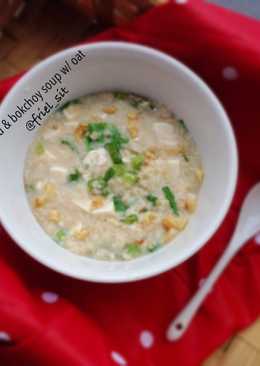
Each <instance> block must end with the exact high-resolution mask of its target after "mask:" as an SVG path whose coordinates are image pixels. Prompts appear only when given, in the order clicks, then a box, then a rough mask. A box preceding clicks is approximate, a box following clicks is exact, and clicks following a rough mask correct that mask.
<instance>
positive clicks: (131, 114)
mask: <svg viewBox="0 0 260 366" xmlns="http://www.w3.org/2000/svg"><path fill="white" fill-rule="evenodd" d="M127 118H128V119H130V120H134V121H136V122H137V120H138V113H136V112H129V113H127Z"/></svg>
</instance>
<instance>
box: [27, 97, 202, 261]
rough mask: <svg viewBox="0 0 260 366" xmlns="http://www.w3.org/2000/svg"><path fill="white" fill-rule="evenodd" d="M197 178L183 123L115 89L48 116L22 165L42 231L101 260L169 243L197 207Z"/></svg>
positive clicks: (193, 147)
mask: <svg viewBox="0 0 260 366" xmlns="http://www.w3.org/2000/svg"><path fill="white" fill-rule="evenodd" d="M202 180H203V169H202V165H201V160H200V156H199V154H198V151H197V148H196V145H195V143H194V141H193V139H192V137H191V135H190V133H189V131H188V129H187V127H186V125H185V123H184V122H183V121H182V120H180V119H178V118H176V117H175V116H174V115H173V114H172V113H170V112H169V111H168V110H167V108H165V106H163V105H160V104H159V103H156V102H154V101H151V100H149V99H146V98H143V97H139V96H136V95H134V94H127V93H121V92H111V93H109V92H106V93H98V94H93V95H88V96H86V97H83V98H80V99H79V100H77V101H73V102H71V103H69V104H67V105H65V106H64V107H63V108H62V109H61V110H59V111H57V112H56V113H54V114H52V115H51V116H50V118H49V119H48V120H47V121H46V122H45V123H44V125H43V126H42V127H40V128H39V130H38V131H37V134H36V137H35V140H34V141H33V143H32V144H31V146H30V147H29V150H28V154H27V159H26V163H25V170H24V181H25V189H26V192H27V196H28V200H29V203H30V206H31V208H32V211H33V214H34V215H35V217H36V219H37V221H38V222H39V223H40V225H41V226H42V228H43V229H44V230H45V231H46V232H47V233H48V234H49V235H50V236H51V237H52V238H53V239H54V240H55V241H56V242H57V243H58V245H61V246H63V247H64V248H66V249H68V250H70V251H72V252H74V253H76V254H79V255H83V256H90V257H94V258H96V259H102V260H129V259H132V258H135V257H137V256H140V255H143V254H147V253H151V252H154V251H156V250H158V249H159V248H160V247H162V246H163V245H167V243H169V242H170V241H172V240H173V239H174V238H175V237H176V235H178V234H179V233H180V232H181V231H182V230H184V229H185V227H186V225H187V224H188V221H189V219H190V216H191V215H192V214H193V213H194V211H195V209H196V206H197V200H198V193H199V188H200V186H201V184H202ZM50 255H51V254H50Z"/></svg>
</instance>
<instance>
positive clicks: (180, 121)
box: [178, 119, 189, 132]
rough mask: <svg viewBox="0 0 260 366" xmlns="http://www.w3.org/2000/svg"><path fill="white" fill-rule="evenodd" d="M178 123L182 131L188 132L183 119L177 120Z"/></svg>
mask: <svg viewBox="0 0 260 366" xmlns="http://www.w3.org/2000/svg"><path fill="white" fill-rule="evenodd" d="M178 123H179V124H180V126H181V127H182V128H183V130H184V131H185V132H189V129H188V127H187V126H186V124H185V122H184V121H183V119H178Z"/></svg>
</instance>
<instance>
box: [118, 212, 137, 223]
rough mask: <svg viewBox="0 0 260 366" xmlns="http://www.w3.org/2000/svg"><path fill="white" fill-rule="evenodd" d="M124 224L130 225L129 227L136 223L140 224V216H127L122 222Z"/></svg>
mask: <svg viewBox="0 0 260 366" xmlns="http://www.w3.org/2000/svg"><path fill="white" fill-rule="evenodd" d="M122 222H123V223H125V224H128V225H132V224H134V223H136V222H138V216H137V215H135V214H132V215H128V216H126V217H125V218H124V219H123V220H122Z"/></svg>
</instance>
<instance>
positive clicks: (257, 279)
mask: <svg viewBox="0 0 260 366" xmlns="http://www.w3.org/2000/svg"><path fill="white" fill-rule="evenodd" d="M86 1H87V0H86ZM178 4H180V5H178ZM181 4H182V5H181ZM232 35H236V39H234V37H232ZM245 35H246V36H245ZM259 39H260V24H259V22H256V21H253V20H250V19H249V18H246V17H245V18H243V19H242V18H241V17H240V16H239V15H237V14H232V13H231V12H229V11H226V10H224V9H221V8H220V7H217V6H214V5H213V4H210V2H209V1H206V0H205V1H198V0H189V1H183V0H182V1H181V0H171V1H169V2H168V3H167V4H166V5H162V6H160V7H158V8H156V9H153V10H152V11H150V12H147V13H146V14H144V15H143V16H142V17H140V18H138V19H136V20H135V22H134V26H133V25H132V23H128V24H127V25H126V26H125V27H124V28H123V30H122V29H121V28H120V29H118V30H117V29H115V30H114V29H113V31H111V30H109V31H107V32H106V33H105V34H103V35H102V34H99V35H98V38H96V40H99V41H101V40H106V41H107V40H113V41H118V40H121V41H129V40H131V41H134V42H136V43H140V44H143V43H145V44H148V45H150V46H152V47H154V48H155V49H158V50H161V51H165V52H167V53H168V54H169V55H170V56H173V57H175V58H177V59H179V60H180V61H182V62H184V63H188V65H189V66H190V67H191V68H192V69H194V70H196V72H197V73H198V75H199V76H202V77H206V81H207V83H208V84H209V86H210V87H211V88H212V89H213V90H214V92H215V93H216V95H217V96H218V98H219V99H220V101H221V102H222V103H223V104H224V107H225V109H226V110H227V111H228V114H229V116H230V120H231V122H232V123H233V124H234V127H235V131H236V132H238V134H239V139H238V149H239V155H240V158H241V161H243V162H244V164H241V166H240V170H239V179H238V182H237V192H238V193H239V194H236V195H235V196H234V200H233V202H232V204H231V208H230V211H229V213H228V214H227V218H226V220H224V221H223V223H222V224H221V228H220V230H218V231H217V232H216V233H215V234H214V237H213V238H212V239H210V240H209V243H208V244H207V246H206V247H202V248H201V250H200V251H199V252H197V253H196V255H194V256H193V257H191V258H190V259H189V260H187V261H186V262H185V264H183V265H180V266H178V267H177V268H175V269H173V270H170V269H169V271H168V272H167V273H165V274H163V275H158V276H157V277H155V278H152V279H147V280H145V281H141V282H140V281H137V282H133V283H131V284H127V283H125V284H122V285H109V284H106V285H100V284H95V283H91V284H89V283H87V282H84V281H77V280H73V279H69V278H67V277H66V276H62V275H59V274H56V273H55V272H53V271H51V270H48V269H45V268H43V267H41V266H39V267H38V265H37V263H33V262H31V260H30V259H29V258H27V257H26V256H23V255H20V252H19V250H18V249H17V246H16V245H14V244H13V243H12V242H11V239H10V238H9V237H7V235H6V236H5V235H4V233H3V232H1V234H2V236H1V239H2V240H0V246H1V262H2V264H3V266H2V265H1V266H0V276H2V278H4V281H0V299H4V301H5V302H6V303H7V304H9V303H10V304H13V303H15V305H16V306H15V309H14V310H13V309H6V307H5V303H1V301H0V339H1V340H2V342H0V354H1V352H2V350H4V348H6V349H7V353H8V358H9V359H8V360H7V362H5V365H19V360H18V353H19V358H20V357H21V358H23V361H24V362H23V364H24V365H30V361H31V357H32V355H33V357H35V359H37V361H38V362H37V361H36V363H37V364H39V365H43V364H44V365H65V364H66V365H67V364H72V365H73V366H74V365H75V366H79V365H80V364H82V362H83V363H84V360H85V362H86V363H88V364H89V365H93V366H137V365H138V366H151V365H153V366H184V365H191V363H192V365H201V364H202V363H203V362H202V360H205V359H206V358H207V357H208V356H209V355H210V354H211V353H212V351H213V350H214V348H217V347H219V345H220V344H224V342H225V341H226V340H227V339H228V338H229V337H230V336H231V335H233V332H234V329H237V330H239V329H240V328H241V327H242V326H243V325H245V324H249V323H250V322H253V321H254V320H255V318H256V316H259V315H260V265H259V261H260V247H259V248H258V245H260V233H259V234H258V235H256V236H255V238H254V240H253V245H254V248H253V250H252V251H251V250H249V251H246V250H245V251H241V253H240V255H241V256H243V258H244V260H243V261H232V262H231V263H230V264H229V266H230V267H229V269H230V275H228V271H226V272H225V273H223V277H222V281H220V282H219V284H218V285H219V287H220V288H221V292H219V296H221V297H219V298H217V297H216V295H217V292H215V290H213V291H212V294H211V301H206V302H205V303H204V306H202V307H201V308H200V313H199V316H198V317H197V318H196V321H194V322H192V323H191V325H190V327H189V330H188V332H187V334H186V335H185V336H184V337H183V339H182V340H181V341H180V342H176V343H169V342H168V341H167V339H166V337H165V333H166V329H167V326H168V324H169V321H170V320H171V319H173V318H174V316H175V315H176V314H177V313H178V311H179V310H180V307H181V306H182V305H185V304H186V300H188V299H190V298H191V296H192V295H193V294H194V286H193V285H194V269H195V270H196V273H202V274H203V273H204V274H205V273H208V271H209V269H210V268H212V260H213V258H215V257H216V255H217V257H218V255H219V254H220V253H222V251H223V247H224V246H225V244H227V236H229V234H230V233H231V231H232V230H233V228H234V225H235V222H236V220H237V217H238V211H239V210H238V208H239V207H241V203H242V198H243V194H244V193H246V191H248V190H249V189H250V188H251V186H252V185H253V184H254V183H256V181H257V180H259V179H260V178H259V174H258V172H259V171H260V159H257V158H254V159H252V156H254V157H257V152H258V147H259V141H260V123H259V113H258V112H259V105H260V104H259V89H260V73H259V72H257V70H258V68H259V65H258V60H259V59H260V48H259ZM86 41H88V42H89V39H88V40H86ZM91 41H95V40H94V39H92V40H91ZM82 47H83V46H82ZM105 62H106V60H105ZM109 62H110V60H109ZM61 64H62V63H60V64H59V65H57V66H58V67H60V65H61ZM82 67H83V66H82ZM86 68H88V65H86ZM57 70H58V69H57ZM78 70H79V69H78ZM86 70H87V69H86ZM53 71H54V69H53ZM133 72H134V71H133ZM0 78H1V76H0ZM106 79H107V80H108V79H109V80H110V77H109V75H108V76H107V77H106ZM16 80H18V78H16V79H15V78H12V79H8V80H7V81H1V82H0V98H1V97H4V95H6V93H7V92H8V91H9V90H10V87H11V86H12V85H13V84H14V81H16ZM84 82H86V83H87V82H88V81H87V80H85V81H84ZM132 82H133V84H134V80H132ZM170 82H171V80H169V83H170ZM26 86H27V85H26ZM164 87H165V88H167V85H165V86H164ZM39 88H40V84H39ZM144 88H145V87H144ZM155 89H156V88H155ZM155 93H156V92H155ZM25 94H26V95H27V96H28V97H29V96H30V94H31V90H28V91H26V92H25ZM17 102H18V101H17ZM21 102H22V101H21ZM191 102H193V101H191ZM19 103H20V102H19ZM172 103H173V108H174V101H172ZM184 108H188V107H187V106H185V105H184ZM30 113H31V112H30ZM187 113H189V112H187ZM3 118H5V117H3ZM205 123H206V121H205ZM0 128H1V118H0ZM12 131H13V132H11V134H12V133H14V131H15V126H12ZM5 134H9V135H6V136H0V139H1V138H2V139H3V141H4V139H5V138H6V137H7V136H9V137H10V141H11V139H12V135H10V131H9V132H8V131H5ZM18 150H19V149H18ZM5 153H6V152H4V155H3V157H4V158H7V154H5ZM216 158H217V157H216ZM2 160H3V159H2ZM247 161H249V162H250V166H249V165H247ZM3 164H4V163H3ZM209 204H210V202H209ZM251 244H252V243H251V242H250V243H249V245H250V246H251ZM154 255H157V254H154ZM158 255H159V253H158ZM10 258H15V261H13V260H9V259H10ZM130 265H132V264H130ZM126 266H127V264H126ZM23 268H26V275H24V274H23V273H22V271H21V269H23ZM232 270H234V271H233V272H232ZM232 273H233V274H235V276H236V278H235V281H234V276H233V275H232ZM203 277H204V278H203ZM205 278H207V277H205V275H201V276H200V277H197V283H196V284H195V286H197V288H198V286H199V283H198V282H199V280H200V279H201V281H200V284H202V283H203V280H204V279H205ZM43 281H44V282H45V285H44V286H45V287H43V289H42V291H41V292H40V293H39V292H37V295H38V298H35V296H32V293H33V289H35V288H39V287H38V286H39V283H43ZM55 283H56V284H57V289H56V290H54V289H55V287H54V284H55ZM249 283H250V286H249V285H248V284H249ZM47 284H49V285H47ZM48 286H50V287H48ZM70 286H71V287H73V288H72V289H71V290H72V291H68V294H67V296H66V300H67V301H62V297H61V295H60V293H59V291H60V290H59V288H64V289H66V288H69V287H70ZM9 289H10V290H9ZM230 289H232V291H230ZM216 290H217V289H216ZM185 299H186V300H185ZM215 300H216V301H215ZM222 300H223V301H222ZM6 310H8V317H6V314H7V312H6ZM9 310H11V311H9ZM32 310H33V311H32ZM234 314H239V316H234ZM45 319H46V321H44V320H45ZM219 319H221V326H217V325H218V322H219ZM145 321H149V324H150V325H149V326H148V325H147V326H144V325H143V324H144V322H145ZM231 321H232V324H231ZM202 323H203V324H202ZM46 328H48V329H46ZM212 329H214V336H212ZM46 330H47V332H46ZM28 335H29V337H28ZM28 338H29V339H28ZM27 339H28V341H27ZM31 340H32V341H31ZM194 340H195V342H194ZM198 340H199V341H198ZM20 341H21V344H22V347H20V345H19V343H20ZM43 341H44V345H45V346H44V347H42V343H43ZM8 342H9V343H8ZM16 343H17V350H16V349H15V348H16ZM111 345H113V346H111ZM12 347H14V351H13V350H12ZM50 349H51V350H52V352H48V351H49V350H50ZM5 351H6V350H4V352H5ZM0 358H1V357H0ZM82 360H83V361H82ZM174 361H175V362H174ZM0 364H1V361H0ZM5 365H4V366H5ZM1 366H2V364H1Z"/></svg>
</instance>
